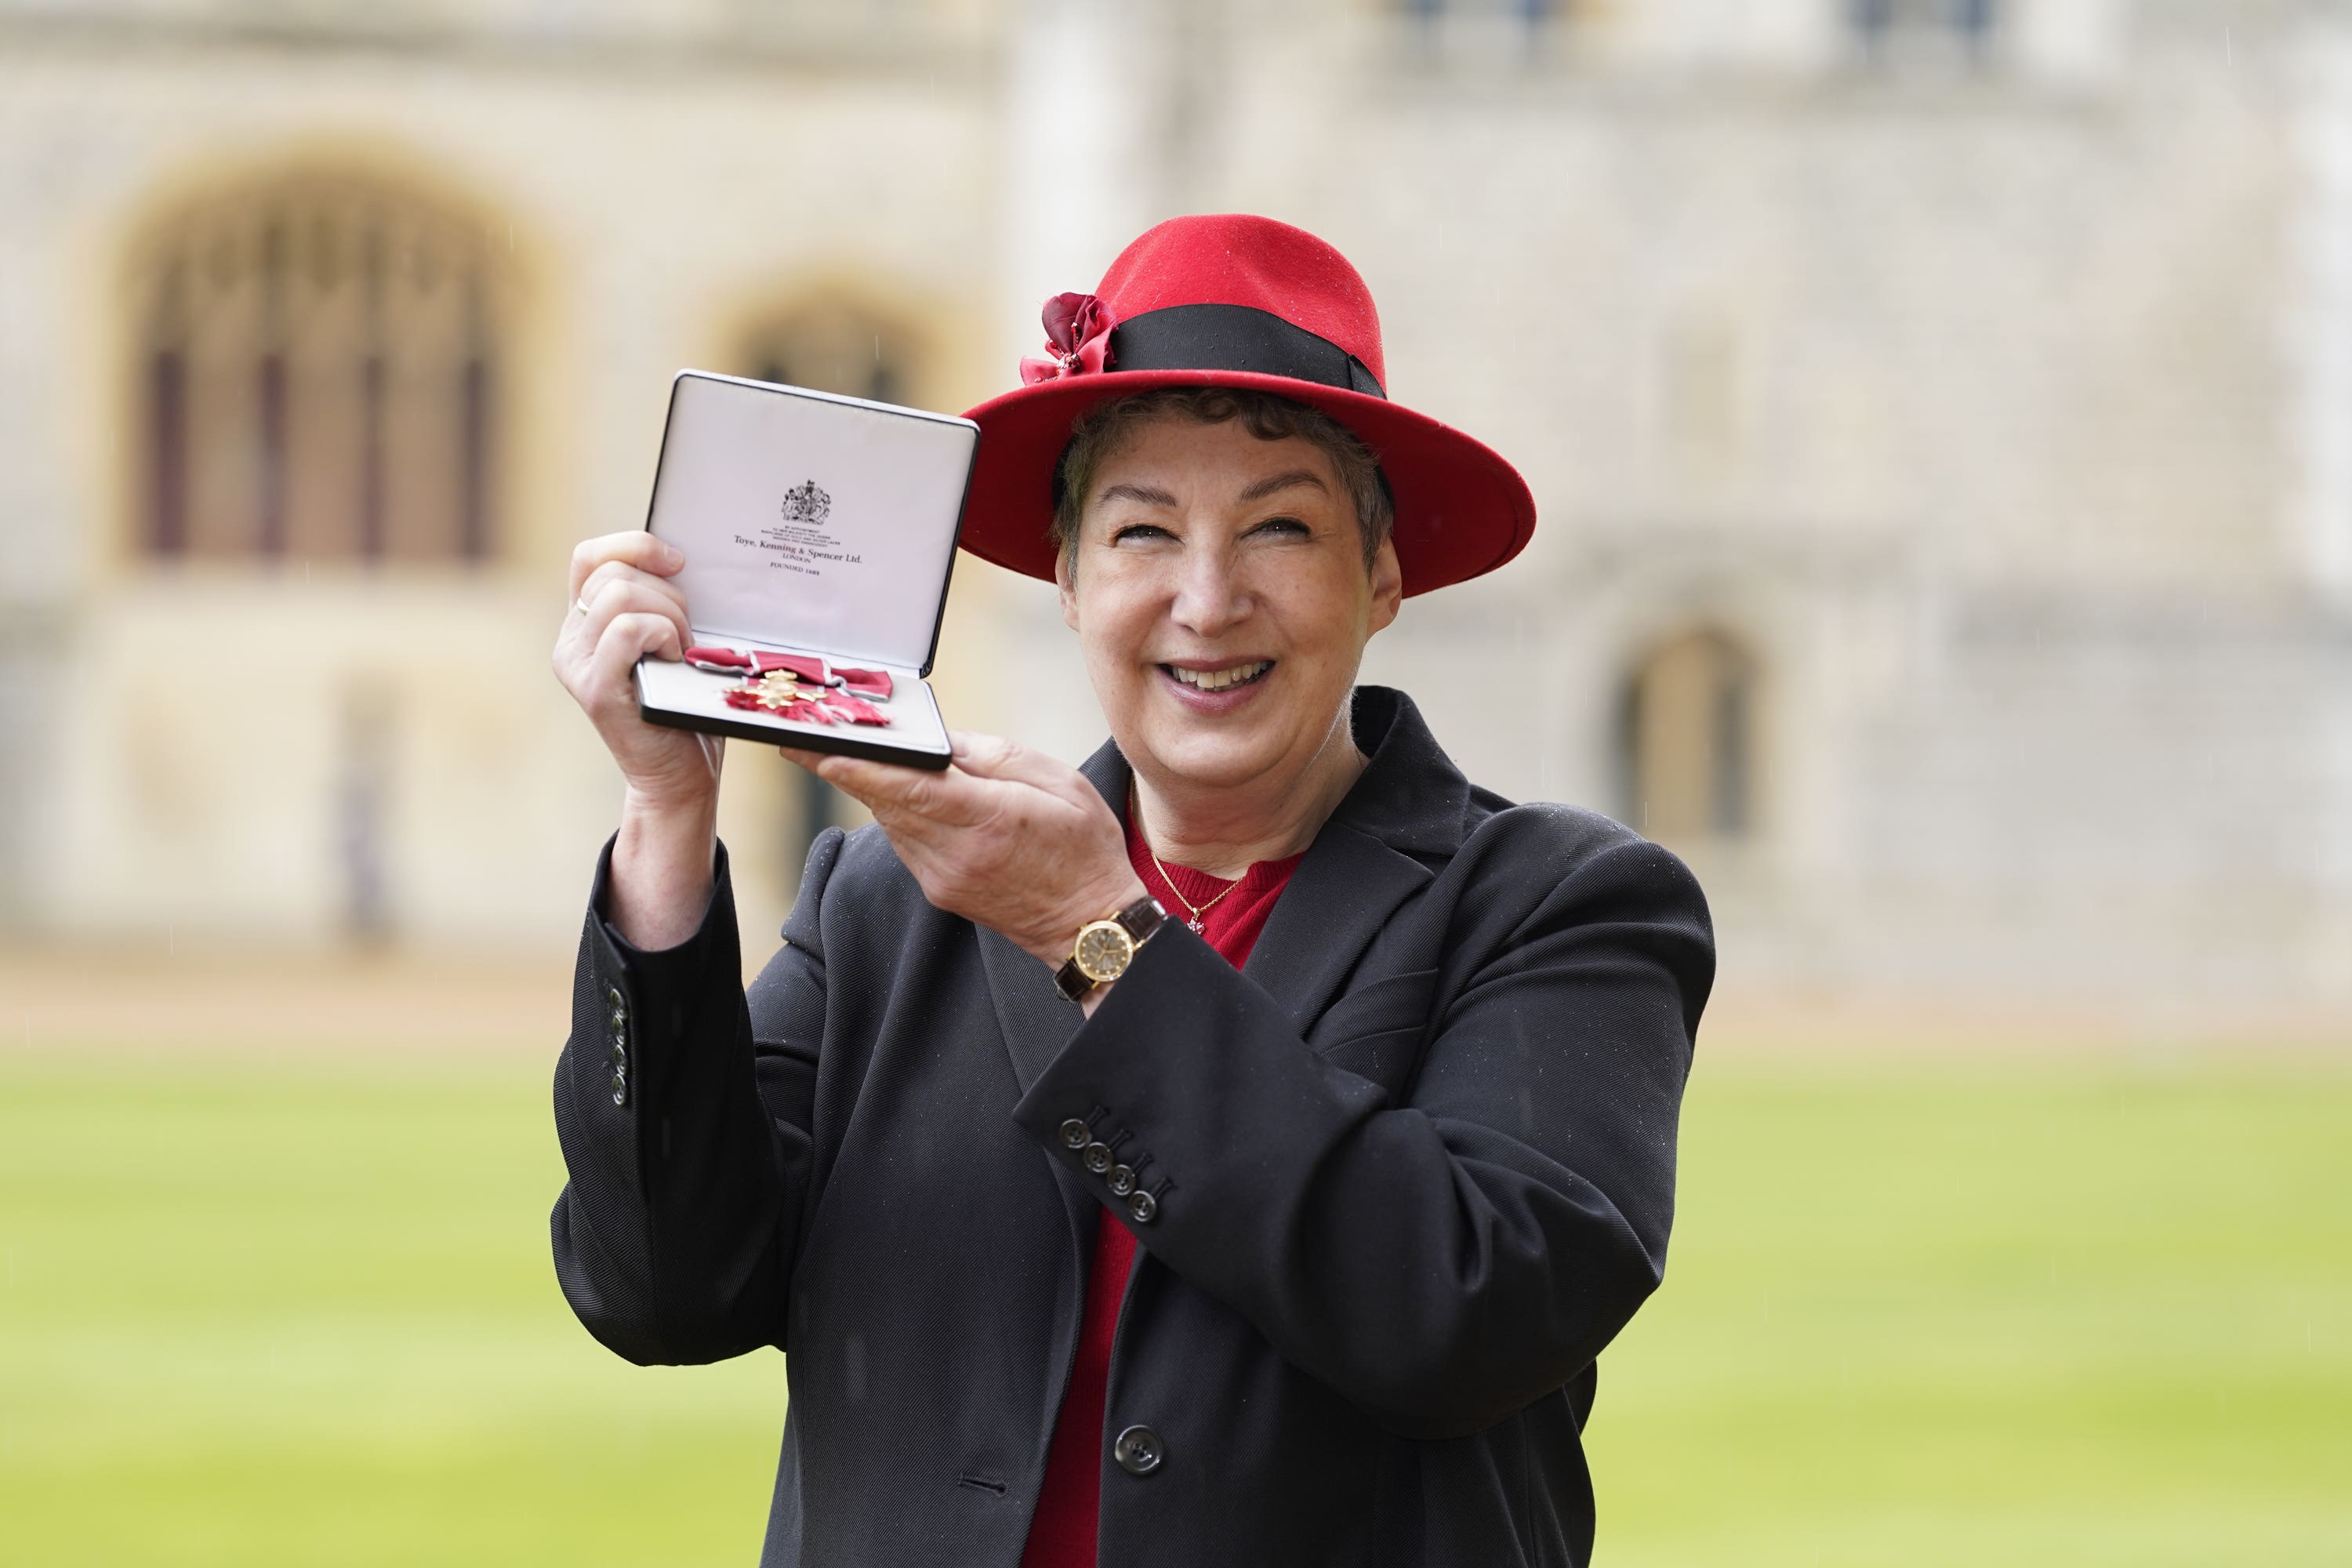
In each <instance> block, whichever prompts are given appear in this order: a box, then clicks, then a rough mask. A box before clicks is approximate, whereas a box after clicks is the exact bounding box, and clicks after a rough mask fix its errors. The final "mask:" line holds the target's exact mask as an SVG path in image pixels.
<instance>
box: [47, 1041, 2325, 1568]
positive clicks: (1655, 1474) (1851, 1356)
mask: <svg viewBox="0 0 2352 1568" xmlns="http://www.w3.org/2000/svg"><path fill="white" fill-rule="evenodd" d="M0 1068H5V1069H6V1070H5V1078H0V1266H4V1267H5V1272H0V1562H5V1563H9V1564H12V1565H13V1564H16V1563H27V1564H49V1563H236V1564H240V1565H248V1564H249V1565H256V1568H260V1565H266V1564H274V1563H335V1564H344V1563H424V1562H431V1563H450V1564H460V1563H484V1564H490V1563H497V1564H523V1563H563V1564H566V1565H572V1564H594V1563H614V1564H620V1563H629V1564H638V1563H663V1564H687V1563H729V1564H741V1563H750V1562H751V1561H752V1560H753V1559H754V1557H755V1555H756V1550H757V1544H758V1540H759V1533H760V1529H761V1523H762V1522H763V1521H764V1519H765V1517H766V1500H767V1487H768V1481H769V1478H770V1476H771V1474H772V1462H773V1456H774V1448H775V1442H776V1436H777V1426H778V1420H779V1417H780V1415H781V1410H782V1363H781V1361H780V1360H779V1359H778V1358H776V1357H774V1356H773V1355H761V1356H757V1357H752V1358H749V1359H747V1360H745V1361H743V1362H740V1363H734V1364H731V1365H729V1366H724V1367H715V1368H704V1369H698V1370H691V1371H654V1372H646V1371H639V1370H637V1369H635V1368H632V1367H629V1366H627V1365H625V1364H624V1363H621V1362H619V1361H617V1360H615V1359H614V1358H613V1357H611V1356H609V1355H607V1354H606V1353H605V1352H604V1351H602V1350H601V1349H599V1348H598V1347H597V1346H596V1345H595V1344H594V1343H593V1342H591V1341H590V1340H588V1338H587V1337H586V1335H585V1334H583V1332H581V1331H580V1330H579V1329H578V1328H577V1327H576V1326H575V1325H574V1324H573V1322H572V1319H571V1316H570V1314H569V1312H568V1311H567V1310H565V1308H564V1306H563V1304H562V1300H561V1299H560V1298H559V1297H558V1296H557V1294H556V1291H555V1287H554V1283H553V1279H552V1276H551V1271H550V1268H549V1266H548V1262H547V1234H546V1213H547V1206H548V1204H549V1202H550V1200H551V1198H552V1196H553V1194H554V1192H555V1188H556V1185H557V1184H558V1181H559V1179H560V1177H559V1173H558V1165H557V1161H556V1156H555V1150H554V1137H553V1133H552V1131H551V1127H550V1125H549V1120H548V1115H547V1110H546V1106H547V1087H546V1083H547V1075H546V1073H545V1071H544V1070H542V1068H541V1067H540V1066H538V1065H537V1064H521V1063H518V1062H516V1061H515V1060H514V1059H513V1058H498V1059H492V1060H488V1061H483V1062H468V1061H467V1060H466V1059H465V1058H459V1057H456V1056H449V1055H436V1056H433V1057H428V1058H419V1059H412V1060H406V1061H390V1060H384V1059H381V1058H365V1059H362V1058H331V1057H323V1056H322V1057H320V1058H304V1059H294V1060H279V1061H275V1062H260V1061H237V1062H228V1063H222V1062H216V1061H212V1060H207V1059H200V1058H182V1059H180V1060H178V1061H174V1062H158V1061H156V1060H154V1059H153V1058H148V1059H145V1060H143V1061H140V1062H138V1063H135V1064H133V1063H128V1062H123V1061H121V1060H120V1059H119V1058H114V1057H112V1056H111V1055H109V1054H105V1053H100V1052H97V1051H94V1050H93V1051H89V1052H86V1053H83V1054H81V1055H79V1056H77V1057H71V1058H66V1057H42V1056H27V1055H24V1054H17V1055H13V1056H11V1057H8V1058H5V1059H0ZM1591 1447H1592V1454H1593V1467H1594V1470H1595V1481H1596V1486H1597V1489H1598V1490H1599V1493H1600V1498H1601V1552H1600V1561H1601V1563H1605V1564H1610V1565H1612V1568H1617V1565H1627V1568H1645V1565H1656V1564H1722V1565H1725V1568H1732V1565H1737V1568H1769V1565H1772V1564H1780V1563H1790V1564H1816V1563H1818V1564H1832V1565H1847V1564H1851V1565H1855V1568H1861V1565H1864V1564H1868V1565H1872V1568H1876V1565H1880V1564H1904V1565H1906V1568H1909V1565H1923V1568H1931V1565H1937V1564H1944V1563H1952V1564H1959V1563H1968V1564H1970V1565H1971V1568H1974V1565H1977V1564H1982V1563H2003V1564H2021V1563H2053V1564H2055V1563H2066V1564H2084V1563H2091V1564H2097V1563H2134V1564H2141V1563H2150V1564H2176V1563H2177V1564H2182V1565H2187V1564H2191V1563H2194V1564H2199V1565H2200V1568H2201V1565H2207V1564H2219V1563H2261V1564H2264V1565H2288V1564H2321V1563H2352V1071H2347V1070H2346V1069H2345V1068H2326V1067H2322V1066H2315V1065H2310V1064H2304V1065H2296V1064H2293V1063H2284V1062H2277V1061H2273V1062H2266V1063H2262V1064H2254V1065H2247V1066H2243V1067H2235V1068H2232V1067H2229V1066H2223V1065H2212V1064H2210V1063H2209V1064H2205V1065H2198V1066H2187V1065H2181V1064H2177V1063H2176V1064H2173V1065H2169V1066H2165V1065H2140V1066H2135V1065H2131V1064H2127V1063H2121V1062H2084V1061H2074V1062H2068V1063H2063V1064H2036V1063H2031V1062H2021V1061H2018V1060H2015V1059H2002V1060H1996V1061H1984V1062H1976V1063H1967V1062H1951V1061H1919V1060H1890V1061H1888V1062H1885V1063H1883V1064H1868V1065H1862V1064H1853V1063H1847V1064H1840V1065H1835V1066H1830V1065H1823V1064H1809V1065H1795V1064H1778V1065H1771V1064H1762V1063H1752V1062H1749V1063H1733V1062H1730V1061H1729V1060H1728V1058H1720V1059H1718V1060H1717V1061H1715V1062H1711V1063H1709V1064H1708V1065H1707V1066H1706V1068H1704V1069H1703V1070H1702V1074H1701V1077H1700V1079H1698V1081H1697V1082H1696V1084H1695V1085H1694V1088H1693V1093H1692V1097H1691V1102H1690V1107H1689V1111H1688V1118H1687V1122H1686V1125H1685V1171H1684V1178H1683V1210H1682V1218H1681V1221H1680V1224H1679V1226H1678V1229H1677V1232H1676V1236H1675V1255H1674V1259H1673V1266H1672V1268H1671V1269H1670V1271H1669V1276H1668V1281H1667V1287H1666V1289H1665V1290H1664V1292H1663V1293H1662V1294H1661V1295H1660V1297H1659V1298H1658V1299H1657V1300H1655V1301H1654V1302H1653V1303H1652V1305H1651V1306H1650V1307H1649V1308H1648V1309H1647V1310H1645V1312H1644V1313H1643V1317H1642V1319H1641V1320H1640V1321H1639V1322H1637V1324H1636V1325H1635V1326H1634V1328H1633V1330H1632V1331H1629V1332H1628V1334H1627V1336H1626V1337H1625V1339H1624V1340H1623V1341H1622V1342H1621V1343H1620V1344H1619V1345H1618V1346H1617V1347H1616V1348H1614V1349H1612V1351H1611V1352H1610V1353H1609V1354H1608V1355H1607V1356H1606V1357H1604V1358H1603V1362H1602V1366H1601V1405H1600V1408H1599V1411H1598V1413H1597V1415H1596V1416H1595V1419H1594V1423H1593V1426H1592V1430H1591Z"/></svg>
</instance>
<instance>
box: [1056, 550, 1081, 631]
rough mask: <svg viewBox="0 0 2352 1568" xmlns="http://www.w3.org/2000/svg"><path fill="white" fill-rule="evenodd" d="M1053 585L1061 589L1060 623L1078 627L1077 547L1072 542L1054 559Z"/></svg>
mask: <svg viewBox="0 0 2352 1568" xmlns="http://www.w3.org/2000/svg"><path fill="white" fill-rule="evenodd" d="M1054 586H1055V587H1056V588H1059V589H1060V590H1061V591H1062V624H1063V625H1064V626H1067V627H1069V628H1070V629H1071V630H1072V631H1076V630H1077V629H1078V547H1077V545H1076V543H1073V544H1072V545H1071V546H1070V547H1069V548H1068V549H1067V550H1065V551H1063V552H1061V554H1060V555H1058V556H1056V557H1055V561H1054Z"/></svg>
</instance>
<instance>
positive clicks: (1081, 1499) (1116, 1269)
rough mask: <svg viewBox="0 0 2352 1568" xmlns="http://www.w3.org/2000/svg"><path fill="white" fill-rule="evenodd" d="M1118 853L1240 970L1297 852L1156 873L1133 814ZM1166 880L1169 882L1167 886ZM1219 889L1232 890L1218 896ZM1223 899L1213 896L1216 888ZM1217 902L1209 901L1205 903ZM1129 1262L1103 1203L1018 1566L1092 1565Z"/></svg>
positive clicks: (1129, 1237) (1125, 1232)
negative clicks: (1223, 876) (1213, 869)
mask: <svg viewBox="0 0 2352 1568" xmlns="http://www.w3.org/2000/svg"><path fill="white" fill-rule="evenodd" d="M1127 858H1128V860H1129V862H1130V863H1131V864H1132V865H1133V866H1134V867H1135V874H1136V875H1137V876H1139V877H1140V878H1142V879H1143V886H1144V889H1145V891H1147V892H1149V893H1150V895H1151V896H1152V897H1153V898H1155V899H1158V900H1160V904H1161V905H1162V906H1163V907H1164V908H1166V910H1168V913H1169V914H1170V916H1171V917H1172V918H1173V919H1176V920H1180V921H1181V920H1182V919H1184V918H1185V910H1186V905H1187V903H1188V902H1189V903H1190V904H1191V906H1192V907H1193V908H1196V909H1202V910H1203V911H1204V912H1203V913H1202V917H1201V923H1202V931H1201V934H1202V937H1203V938H1204V939H1205V940H1206V941H1207V942H1208V944H1209V945H1210V946H1211V947H1213V948H1215V949H1216V950H1217V952H1218V955H1219V956H1220V957H1222V958H1223V959H1224V961H1225V962H1226V963H1230V964H1232V965H1233V966H1234V968H1236V969H1239V968H1240V967H1241V966H1242V965H1243V964H1244V963H1246V962H1248V960H1249V955H1250V949H1251V948H1252V947H1254V946H1255V945H1256V944H1257V938H1258V933H1259V932H1260V931H1264V930H1265V918H1266V916H1268V915H1270V914H1272V913H1273V912H1274V901H1275V900H1276V899H1277V898H1279V897H1281V895H1282V889H1283V888H1284V887H1285V886H1286V885H1287V884H1288V882H1289V881H1290V873H1291V872H1293V871H1295V870H1297V868H1298V862H1299V861H1301V860H1303V859H1305V858H1306V857H1305V856H1303V855H1293V856H1291V857H1290V858H1288V859H1286V860H1261V861H1259V862H1258V863H1257V864H1256V865H1255V866H1252V867H1251V868H1249V869H1248V870H1247V871H1244V873H1242V879H1241V881H1240V882H1239V883H1238V884H1236V883H1232V882H1225V881H1221V880H1219V879H1216V878H1214V877H1212V876H1208V875H1206V874H1205V873H1203V872H1200V871H1195V870H1193V869H1192V868H1191V867H1189V866H1172V865H1171V866H1170V867H1169V868H1168V872H1169V875H1168V877H1162V876H1160V871H1159V868H1157V867H1155V866H1153V865H1152V863H1151V853H1150V850H1149V849H1148V848H1146V847H1145V846H1144V842H1143V837H1142V835H1141V834H1140V833H1139V832H1138V831H1137V830H1136V826H1135V824H1134V821H1133V819H1132V818H1130V819H1129V823H1128V827H1127ZM1171 878H1172V879H1173V880H1174V885H1173V886H1172V887H1171V885H1170V879H1171ZM1227 888H1232V889H1233V891H1232V892H1230V893H1224V890H1225V889H1227ZM1220 893H1224V897H1223V898H1218V897H1217V896H1218V894H1220ZM1212 899H1216V900H1217V901H1216V903H1215V905H1214V906H1213V907H1212V906H1210V904H1209V900H1212ZM1134 1267H1135V1236H1134V1234H1133V1233H1132V1232H1131V1231H1129V1229H1128V1228H1127V1226H1123V1225H1121V1224H1119V1222H1118V1220H1116V1219H1113V1218H1112V1217H1111V1211H1110V1210H1109V1209H1108V1207H1106V1208H1103V1209H1100V1210H1098V1211H1097V1215H1096V1224H1095V1260H1094V1268H1093V1271H1092V1272H1091V1273H1090V1274H1089V1275H1088V1277H1087V1298H1086V1306H1085V1309H1084V1316H1083V1317H1082V1318H1081V1319H1080V1320H1079V1327H1078V1355H1077V1360H1076V1363H1075V1364H1073V1365H1072V1367H1071V1368H1070V1386H1069V1389H1068V1391H1067V1392H1066V1393H1065V1394H1063V1395H1062V1413H1061V1415H1060V1417H1059V1419H1057V1420H1056V1421H1055V1424H1054V1442H1053V1447H1051V1448H1049V1449H1048V1450H1047V1451H1046V1455H1045V1485H1044V1486H1043V1488H1041V1489H1040V1490H1039V1491H1038V1494H1037V1513H1036V1517H1035V1518H1034V1519H1032V1520H1031V1521H1030V1523H1029V1544H1028V1547H1027V1549H1026V1550H1025V1551H1024V1552H1022V1554H1021V1568H1094V1564H1095V1533H1096V1521H1097V1512H1098V1510H1099V1508H1100V1506H1101V1501H1102V1472H1103V1463H1104V1458H1105V1455H1106V1453H1107V1452H1108V1449H1107V1444H1108V1437H1107V1436H1106V1435H1105V1434H1104V1432H1103V1401H1104V1398H1105V1394H1106V1392H1107V1390H1108V1384H1109V1381H1110V1346H1111V1340H1112V1338H1113V1337H1114V1336H1115V1335H1116V1334H1117V1333H1118V1309H1119V1303H1120V1302H1121V1301H1122V1300H1124V1299H1125V1298H1126V1295H1127V1277H1128V1273H1129V1270H1131V1269H1132V1268H1134Z"/></svg>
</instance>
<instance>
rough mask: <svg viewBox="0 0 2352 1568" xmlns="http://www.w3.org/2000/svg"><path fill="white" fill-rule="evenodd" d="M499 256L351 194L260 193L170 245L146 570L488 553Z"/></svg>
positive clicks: (163, 265)
mask: <svg viewBox="0 0 2352 1568" xmlns="http://www.w3.org/2000/svg"><path fill="white" fill-rule="evenodd" d="M493 254H494V253H493V251H492V249H491V247H490V246H489V244H488V238H487V237H486V236H485V235H484V234H483V232H482V231H481V227H480V226H479V225H478V223H470V222H468V221H467V220H465V219H464V218H461V217H459V216H457V215H455V214H453V213H450V212H447V211H445V210H443V209H442V208H441V207H439V206H438V205H436V204H435V203H433V202H431V201H429V200H427V199H425V198H423V197H420V196H418V195H415V194H414V193H412V192H409V191H406V190H404V189H399V188H396V187H394V186H391V185H387V184H381V183H379V182H376V181H374V180H372V179H369V178H366V177H363V176H356V175H348V174H297V175H287V176H282V177H278V178H275V179H270V180H267V181H261V182H257V183H256V184H251V185H249V186H247V187H246V188H244V189H241V190H233V191H230V192H228V193H226V194H225V195H216V196H214V197H211V198H208V199H205V200H204V201H201V202H198V203H195V204H194V205H190V206H189V207H187V208H185V209H184V210H183V211H181V212H180V213H179V214H177V215H176V216H174V217H173V219H172V220H171V221H169V222H167V223H165V224H163V225H161V226H159V227H158V228H157V229H156V231H155V232H154V234H153V236H152V238H151V239H150V240H149V242H148V243H147V244H146V245H145V246H144V247H142V249H141V250H140V252H139V253H138V255H137V257H136V258H135V262H134V267H133V270H132V275H131V289H132V300H131V302H132V309H133V310H134V312H135V316H134V320H135V323H136V325H135V342H136V345H137V348H136V352H137V354H138V366H137V368H138V376H137V384H138V387H139V417H140V423H141V430H140V446H141V448H142V452H143V456H144V462H143V465H142V467H143V476H142V478H143V483H142V494H141V513H142V516H141V529H140V537H141V542H142V547H143V548H144V549H145V550H146V552H148V553H150V554H152V555H155V556H162V557H182V556H188V557H198V558H207V559H215V560H220V559H226V560H236V559H251V558H263V559H267V558H271V557H279V556H299V557H302V558H305V559H318V558H326V559H355V560H362V561H373V560H379V559H396V560H411V561H477V560H479V559H481V558H483V557H484V556H486V555H488V553H490V551H491V549H492V546H493V542H494V528H495V519H494V517H493V515H492V495H493V493H494V482H493V481H494V477H495V471H496V465H497V444H498V433H499V408H498V402H499V368H500V359H499V292H500V289H499V281H500V280H499V274H498V270H497V268H496V267H495V265H494V262H493Z"/></svg>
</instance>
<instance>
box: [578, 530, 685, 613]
mask: <svg viewBox="0 0 2352 1568" xmlns="http://www.w3.org/2000/svg"><path fill="white" fill-rule="evenodd" d="M607 561H625V562H627V563H629V564H630V565H632V566H635V567H638V568H640V569H641V570H644V571H646V572H657V573H660V574H663V575H664V576H667V575H668V574H670V573H673V572H675V571H677V569H678V568H679V567H681V566H684V565H685V564H686V555H685V553H684V552H681V551H680V550H679V549H678V547H677V545H675V544H672V543H670V542H669V541H667V540H666V539H659V538H656V537H655V536H654V535H653V534H651V533H648V532H646V531H645V530H644V529H642V528H632V529H629V530H627V531H625V532H621V533H600V534H598V535H597V536H596V537H595V538H593V539H583V540H582V541H581V542H580V543H579V544H578V545H577V546H576V547H575V548H574V549H573V550H572V598H573V599H575V600H576V599H578V598H579V597H580V592H581V590H582V589H583V588H584V587H586V586H587V584H588V576H589V574H590V573H592V572H593V571H595V570H596V568H597V567H599V566H602V565H603V564H604V563H605V562H607Z"/></svg>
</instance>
